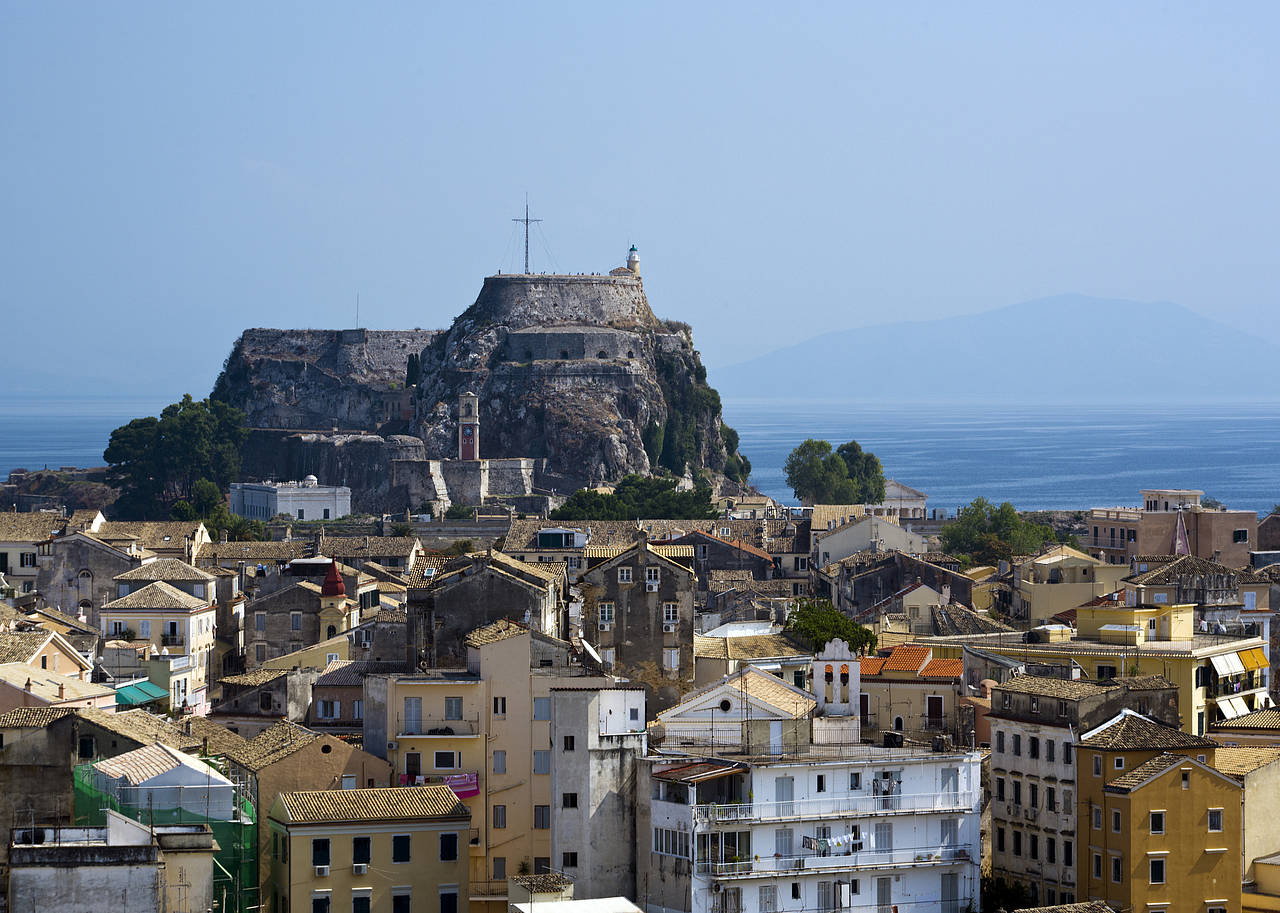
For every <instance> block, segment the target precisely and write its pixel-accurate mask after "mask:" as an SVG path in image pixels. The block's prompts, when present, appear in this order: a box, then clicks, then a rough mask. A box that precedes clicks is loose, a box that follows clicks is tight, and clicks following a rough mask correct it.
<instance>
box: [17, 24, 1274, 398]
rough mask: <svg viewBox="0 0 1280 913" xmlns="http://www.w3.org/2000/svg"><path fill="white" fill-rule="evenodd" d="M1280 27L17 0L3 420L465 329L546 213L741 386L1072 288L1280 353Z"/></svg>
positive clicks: (537, 254) (196, 386) (565, 263)
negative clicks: (456, 321) (1183, 313)
mask: <svg viewBox="0 0 1280 913" xmlns="http://www.w3.org/2000/svg"><path fill="white" fill-rule="evenodd" d="M1278 19H1280V7H1277V6H1276V5H1275V4H1247V3H1233V4H1227V5H1223V4H1207V3H1206V4H1187V3H1172V4H1145V3H1125V4H1115V3H1103V4H1080V3H1073V4H1059V5H1057V6H1056V7H1051V6H1050V5H1048V4H1029V3H1011V4H1007V5H995V4H945V5H944V4H934V5H906V4H898V3H880V4H875V5H869V4H867V5H854V4H849V3H837V4H830V5H807V6H803V7H801V8H800V10H799V11H797V9H796V7H795V5H792V4H782V3H776V2H775V3H769V4H760V5H755V4H747V3H734V4H724V5H720V6H717V7H713V6H711V5H707V4H694V3H679V4H658V3H634V4H601V3H584V4H580V5H571V4H546V3H538V4H533V3H525V4H518V5H515V4H513V5H510V6H496V5H481V4H464V3H454V4H447V5H440V6H434V7H429V6H426V5H421V4H412V3H406V4H394V3H364V2H362V3H341V4H338V3H321V2H306V3H297V4H286V3H275V2H271V3H260V2H253V3H230V2H222V3H216V4H214V3H204V4H188V3H172V2H163V3H154V4H145V3H141V2H131V3H116V4H105V3H74V4H73V3H47V2H29V3H23V2H17V0H14V2H8V3H5V4H3V5H0V212H3V217H2V220H0V277H2V280H3V281H2V282H0V311H2V313H3V317H2V320H3V323H2V325H3V327H4V331H3V332H4V334H6V335H9V337H10V338H9V339H8V340H6V345H5V346H4V351H5V354H6V368H7V370H5V371H4V374H3V380H0V388H3V387H10V388H11V389H13V390H22V389H34V390H41V389H43V390H47V391H53V392H59V393H63V392H72V393H74V392H93V393H100V392H110V390H111V389H113V388H114V387H115V386H117V385H118V386H119V387H121V388H125V387H128V388H131V389H134V390H136V389H138V388H144V389H145V388H147V387H150V388H151V389H152V391H158V392H161V393H164V394H166V395H167V393H168V392H170V391H171V392H172V393H173V394H174V395H175V396H176V395H177V394H178V393H180V392H182V391H183V390H191V391H192V392H194V393H196V394H198V395H200V394H204V393H206V392H207V391H208V388H209V386H210V385H211V383H212V381H213V378H214V376H215V374H216V371H217V368H218V366H219V365H220V363H221V360H222V358H223V356H224V355H225V354H226V352H227V351H228V350H229V348H230V346H231V344H232V342H233V340H234V339H235V337H236V336H237V335H238V334H239V332H240V330H241V329H242V328H243V327H246V326H279V327H284V326H314V327H336V326H351V325H353V324H354V322H355V315H354V303H355V299H356V295H357V293H359V294H360V298H361V302H362V309H361V319H362V322H363V323H364V324H365V325H367V326H370V327H398V326H421V327H433V326H443V325H446V324H447V322H448V321H449V320H450V319H451V318H452V317H453V316H454V315H455V314H457V313H458V312H459V311H461V310H462V309H463V308H465V307H466V306H467V305H468V304H470V302H471V301H472V300H473V299H474V297H475V294H476V292H477V290H478V288H479V286H480V281H481V278H482V277H483V276H484V275H486V274H489V273H492V272H494V271H496V270H497V269H500V268H501V269H504V270H508V269H511V268H513V267H515V266H516V265H517V262H518V256H519V253H518V244H516V243H515V237H514V235H513V229H514V226H513V224H512V223H511V222H510V221H509V220H510V219H511V217H512V216H515V215H518V214H519V210H520V207H521V205H522V203H523V199H524V195H525V193H526V192H527V193H528V194H529V197H530V200H531V202H532V206H533V209H534V215H535V216H541V217H542V218H544V219H545V220H546V221H545V222H544V223H542V226H541V234H535V246H534V269H535V270H544V269H552V268H556V269H559V270H561V271H569V272H577V271H595V270H599V271H603V270H607V269H609V268H610V267H613V266H615V265H618V264H619V263H620V262H621V260H622V258H623V257H624V256H625V252H626V249H627V247H628V246H629V245H630V244H631V243H633V242H634V243H636V244H637V245H638V246H639V248H640V252H641V256H642V258H643V259H642V268H643V272H644V275H645V281H646V288H647V290H648V293H649V299H650V302H651V303H652V304H653V306H654V309H655V310H656V311H657V312H658V313H659V314H660V315H663V316H672V317H679V318H681V319H685V320H688V321H690V322H691V323H693V325H694V330H695V334H696V339H697V341H698V343H699V345H700V348H701V349H702V350H703V352H704V355H705V356H706V357H707V360H708V362H709V363H710V364H711V366H712V369H713V373H712V382H713V383H714V381H715V377H714V368H715V366H716V365H717V364H721V365H723V364H728V363H731V362H735V361H740V360H743V359H744V358H745V357H747V356H749V355H754V354H758V353H760V352H762V351H767V350H769V349H772V348H775V347H777V346H780V345H783V344H786V343H791V342H794V341H797V340H799V339H802V338H805V337H808V336H811V335H814V334H815V333H817V332H820V331H821V330H822V329H823V328H825V327H837V328H846V327H853V326H858V325H863V324H867V323H881V322H886V321H892V320H901V319H916V318H927V317H934V316H940V315H947V314H956V313H964V312H972V311H979V310H984V309H987V308H991V307H997V306H1001V305H1005V304H1009V303H1012V302H1016V301H1020V300H1024V299H1028V298H1035V297H1040V296H1045V295H1052V294H1057V293H1060V292H1066V291H1076V292H1082V293H1087V294H1097V295H1103V296H1111V297H1126V298H1137V299H1167V300H1173V301H1177V302H1180V303H1182V304H1185V305H1187V306H1188V307H1191V308H1193V309H1195V310H1198V311H1200V312H1203V313H1206V314H1211V315H1215V316H1217V317H1218V318H1220V319H1221V320H1223V321H1224V322H1227V323H1230V324H1234V325H1237V326H1241V327H1247V326H1249V325H1251V324H1256V323H1258V322H1260V321H1264V320H1268V321H1269V320H1270V318H1271V315H1272V314H1273V311H1274V305H1275V303H1276V300H1277V297H1280V271H1277V270H1276V268H1275V252H1276V249H1277V243H1276V242H1277V238H1276V214H1277V212H1280V205H1278V204H1280V199H1278V197H1280V194H1278V193H1277V179H1276V168H1277V163H1278V162H1280V118H1277V116H1276V98H1277V97H1280V92H1278V89H1280V86H1278V85H1277V66H1278V64H1277V57H1278V55H1277V54H1276V36H1277V34H1278V32H1277V26H1278V25H1280V22H1277V20H1278ZM544 245H545V247H544ZM547 250H549V252H550V256H548V253H547ZM1100 329H1101V328H1100ZM1131 343H1133V340H1124V339H1118V340H1115V344H1116V345H1117V347H1123V346H1125V345H1128V344H1131ZM1059 354H1060V356H1062V357H1064V358H1069V357H1070V356H1069V353H1059Z"/></svg>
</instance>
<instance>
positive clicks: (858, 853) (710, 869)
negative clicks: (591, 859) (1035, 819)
mask: <svg viewBox="0 0 1280 913" xmlns="http://www.w3.org/2000/svg"><path fill="white" fill-rule="evenodd" d="M971 861H973V859H972V857H971V855H970V853H969V848H968V847H940V846H918V847H902V848H899V849H888V850H869V849H863V850H855V851H854V852H852V853H848V854H843V855H831V856H815V855H812V854H808V855H803V856H761V857H753V858H751V859H743V860H740V861H735V862H710V861H707V860H699V861H698V862H697V863H696V870H697V873H698V874H699V875H711V876H713V877H715V878H759V877H766V876H774V877H776V876H779V875H786V874H791V873H794V872H836V871H855V870H859V869H885V868H888V869H903V868H915V867H923V866H936V865H951V864H954V863H957V862H971Z"/></svg>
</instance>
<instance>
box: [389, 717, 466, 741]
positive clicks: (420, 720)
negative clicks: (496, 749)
mask: <svg viewBox="0 0 1280 913" xmlns="http://www.w3.org/2000/svg"><path fill="white" fill-rule="evenodd" d="M396 732H397V733H398V734H399V735H401V736H406V735H478V734H479V733H480V718H479V717H478V716H473V717H468V718H467V719H462V720H449V719H444V718H443V717H428V716H404V715H403V714H402V715H400V716H397V717H396Z"/></svg>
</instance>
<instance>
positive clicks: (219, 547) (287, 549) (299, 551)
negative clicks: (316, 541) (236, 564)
mask: <svg viewBox="0 0 1280 913" xmlns="http://www.w3.org/2000/svg"><path fill="white" fill-rule="evenodd" d="M309 551H311V544H310V543H309V542H306V541H305V540H302V539H284V540H281V541H278V542H210V543H207V544H205V545H202V546H200V552H199V554H198V555H197V556H196V557H197V560H199V561H243V562H244V563H245V564H257V563H258V562H260V561H275V562H280V561H292V560H294V559H295V558H302V557H304V556H306V554H307V553H308V552H309Z"/></svg>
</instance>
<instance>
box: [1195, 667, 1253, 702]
mask: <svg viewBox="0 0 1280 913" xmlns="http://www.w3.org/2000/svg"><path fill="white" fill-rule="evenodd" d="M1266 687H1267V674H1266V672H1265V671H1262V670H1259V671H1258V672H1249V673H1246V674H1245V675H1242V676H1240V677H1238V678H1231V679H1218V681H1216V682H1214V683H1213V684H1211V685H1208V686H1206V687H1205V689H1204V691H1205V696H1207V697H1211V698H1219V697H1239V696H1240V695H1242V694H1248V693H1249V692H1251V691H1258V690H1260V689H1263V688H1266Z"/></svg>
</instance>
